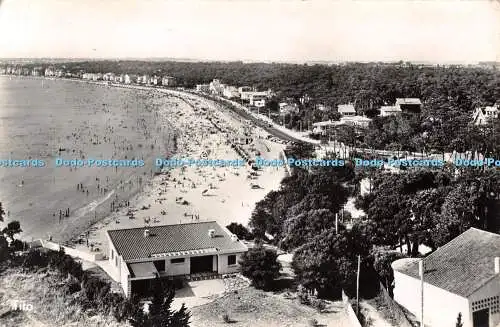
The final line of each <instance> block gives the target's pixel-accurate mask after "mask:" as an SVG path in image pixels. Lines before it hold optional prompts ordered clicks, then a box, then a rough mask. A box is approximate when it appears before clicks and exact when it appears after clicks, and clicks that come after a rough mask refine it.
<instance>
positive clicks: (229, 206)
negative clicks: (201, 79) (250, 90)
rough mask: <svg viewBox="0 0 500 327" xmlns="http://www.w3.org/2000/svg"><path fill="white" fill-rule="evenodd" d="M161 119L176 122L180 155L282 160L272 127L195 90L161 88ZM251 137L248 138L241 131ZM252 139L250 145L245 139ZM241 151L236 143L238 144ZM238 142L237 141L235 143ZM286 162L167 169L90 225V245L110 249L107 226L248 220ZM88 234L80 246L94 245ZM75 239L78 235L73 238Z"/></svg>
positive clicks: (282, 172) (273, 186)
mask: <svg viewBox="0 0 500 327" xmlns="http://www.w3.org/2000/svg"><path fill="white" fill-rule="evenodd" d="M154 94H155V95H154V97H155V100H156V101H158V103H159V104H163V105H162V106H161V107H160V119H162V120H163V121H164V122H165V123H167V122H168V123H169V124H171V125H173V126H174V127H175V129H176V135H177V153H176V155H175V156H174V157H175V158H193V159H200V158H207V159H224V160H233V159H239V158H242V155H241V154H242V151H243V153H244V154H246V155H247V156H248V158H254V157H256V156H260V157H262V158H266V159H278V158H279V155H280V152H281V151H282V150H283V148H284V145H283V144H278V143H274V142H271V141H269V140H268V139H267V136H268V135H267V132H265V131H263V130H261V129H259V128H256V127H254V126H250V125H248V124H249V123H248V122H246V121H242V120H241V119H240V118H239V117H238V116H236V115H235V114H234V113H232V112H230V111H229V110H227V109H225V108H223V107H221V106H220V105H218V104H216V103H214V102H212V101H210V100H206V99H204V98H200V97H197V96H194V95H190V94H183V95H182V97H180V96H179V95H180V94H181V93H179V92H175V91H174V92H169V91H167V90H157V91H155V92H154ZM245 133H246V136H245V137H244V138H243V137H242V135H245ZM247 142H248V143H249V144H246V143H247ZM239 143H240V145H239V148H240V151H239V152H240V153H238V152H237V151H236V150H235V149H234V146H235V144H239ZM232 145H233V146H232ZM284 176H285V169H284V168H283V167H264V168H262V169H261V170H259V171H255V170H253V169H252V168H251V167H250V166H248V165H245V166H244V167H194V166H193V167H184V168H181V167H176V168H173V167H171V168H168V169H167V168H163V169H162V170H161V171H160V170H158V171H157V175H156V176H155V177H154V178H153V179H152V180H151V182H149V183H148V184H147V185H146V186H145V188H144V191H143V192H141V193H140V194H139V195H138V196H136V197H134V198H133V199H131V200H130V203H129V205H128V206H127V207H123V208H120V209H118V210H116V211H114V212H113V213H111V214H110V215H109V216H108V217H107V218H105V219H103V220H101V221H100V222H98V223H96V224H95V225H93V226H92V227H91V228H90V229H89V230H88V241H89V245H90V246H91V247H93V248H94V249H99V251H102V252H103V253H104V254H106V253H107V250H108V249H107V238H106V231H107V230H110V229H121V228H133V227H143V226H154V225H163V224H177V223H187V222H194V221H208V220H215V221H217V222H219V223H220V224H221V225H223V226H226V225H228V224H229V223H231V222H237V223H241V224H243V225H247V224H248V221H249V218H250V216H251V212H252V211H253V209H254V207H255V203H256V202H258V201H259V200H261V199H262V198H264V196H265V195H266V194H267V193H268V192H269V191H271V190H273V189H277V188H279V184H280V181H281V180H282V178H283V177H284ZM86 240H87V236H86V233H85V234H82V235H80V238H79V242H78V243H80V244H79V245H77V247H78V248H79V249H85V250H90V249H89V248H88V247H87V245H86V243H87V242H86ZM74 241H76V240H74Z"/></svg>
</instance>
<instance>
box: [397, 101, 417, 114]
mask: <svg viewBox="0 0 500 327" xmlns="http://www.w3.org/2000/svg"><path fill="white" fill-rule="evenodd" d="M395 106H396V107H399V109H401V112H403V113H409V114H418V113H420V112H421V111H422V101H420V99H419V98H397V99H396V104H395Z"/></svg>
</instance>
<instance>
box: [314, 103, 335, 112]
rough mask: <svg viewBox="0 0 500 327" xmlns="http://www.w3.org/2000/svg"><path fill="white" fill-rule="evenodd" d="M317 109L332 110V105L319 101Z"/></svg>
mask: <svg viewBox="0 0 500 327" xmlns="http://www.w3.org/2000/svg"><path fill="white" fill-rule="evenodd" d="M316 109H317V110H319V111H330V110H332V107H330V106H327V105H324V104H322V103H318V104H317V105H316Z"/></svg>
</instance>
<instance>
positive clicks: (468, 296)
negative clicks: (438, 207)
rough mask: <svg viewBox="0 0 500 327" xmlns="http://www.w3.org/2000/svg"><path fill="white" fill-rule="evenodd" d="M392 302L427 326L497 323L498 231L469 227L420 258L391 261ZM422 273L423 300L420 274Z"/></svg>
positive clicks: (499, 296)
mask: <svg viewBox="0 0 500 327" xmlns="http://www.w3.org/2000/svg"><path fill="white" fill-rule="evenodd" d="M392 269H393V270H394V300H396V302H398V303H399V304H400V305H402V306H403V307H405V308H406V309H407V310H408V311H410V312H411V313H413V314H414V315H415V316H416V317H417V318H418V317H420V313H421V306H422V300H423V311H424V323H425V325H426V326H436V327H438V326H439V327H455V326H456V325H455V323H456V321H457V317H458V314H459V313H460V314H461V315H462V323H463V327H483V326H485V327H486V326H498V324H499V323H500V235H498V234H494V233H490V232H485V231H482V230H479V229H475V228H470V229H469V230H467V231H466V232H464V233H462V234H461V235H459V236H457V237H456V238H454V239H453V240H451V241H450V242H448V243H447V244H445V245H443V246H442V247H440V248H438V249H437V250H436V251H434V252H433V253H431V254H430V255H428V256H427V257H425V258H423V259H419V258H408V259H400V260H396V261H394V262H393V263H392ZM422 275H423V280H424V287H423V299H422V290H421V276H422Z"/></svg>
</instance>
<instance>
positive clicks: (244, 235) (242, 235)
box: [226, 223, 253, 240]
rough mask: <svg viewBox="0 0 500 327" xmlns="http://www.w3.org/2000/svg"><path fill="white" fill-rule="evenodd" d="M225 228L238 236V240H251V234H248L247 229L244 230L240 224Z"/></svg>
mask: <svg viewBox="0 0 500 327" xmlns="http://www.w3.org/2000/svg"><path fill="white" fill-rule="evenodd" d="M226 228H227V229H228V230H229V231H230V232H231V233H233V234H235V235H236V236H238V238H239V239H240V240H251V239H253V234H252V232H250V231H249V230H248V228H246V227H245V226H243V225H242V224H238V223H231V224H229V225H227V226H226Z"/></svg>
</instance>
